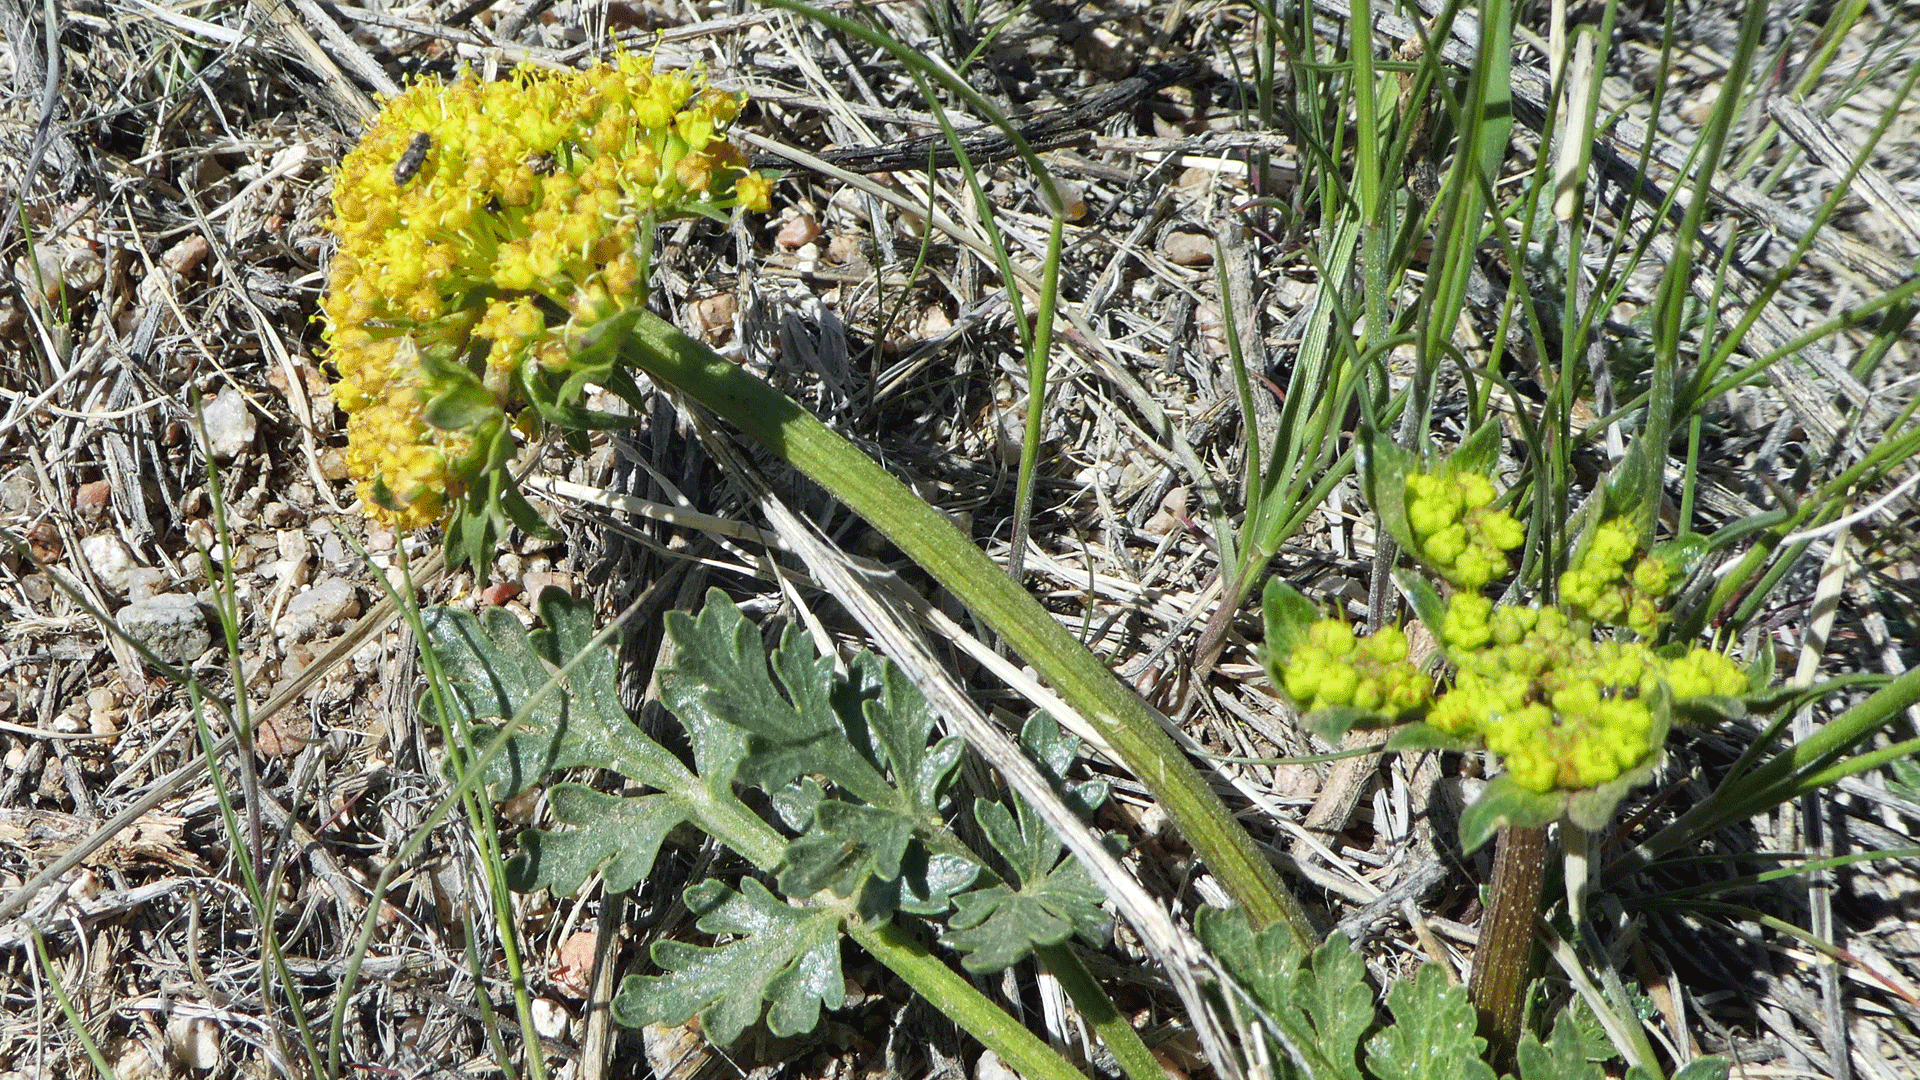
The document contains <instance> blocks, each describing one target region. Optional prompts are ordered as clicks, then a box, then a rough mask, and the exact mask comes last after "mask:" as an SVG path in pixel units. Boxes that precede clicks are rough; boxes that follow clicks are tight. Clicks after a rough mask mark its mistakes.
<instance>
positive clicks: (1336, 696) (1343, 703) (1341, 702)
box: [1280, 619, 1433, 719]
mask: <svg viewBox="0 0 1920 1080" xmlns="http://www.w3.org/2000/svg"><path fill="white" fill-rule="evenodd" d="M1280 685H1281V686H1282V687H1283V688H1284V689H1285V690H1286V692H1287V696H1288V697H1289V698H1291V699H1292V700H1293V701H1294V702H1295V703H1296V704H1298V705H1299V706H1300V708H1301V709H1302V710H1304V711H1307V712H1312V711H1314V710H1316V709H1331V708H1340V707H1351V708H1355V709H1360V710H1362V711H1364V712H1370V713H1379V714H1382V715H1385V716H1389V717H1393V718H1395V719H1398V718H1400V717H1403V716H1408V715H1411V714H1413V713H1416V712H1419V711H1420V710H1421V709H1423V708H1425V707H1426V706H1427V704H1428V703H1429V702H1430V701H1432V700H1433V680H1432V679H1431V678H1429V677H1428V676H1426V675H1424V674H1422V673H1421V672H1420V669H1419V668H1417V667H1415V666H1414V665H1413V664H1412V663H1411V662H1409V661H1408V660H1407V636H1406V635H1405V634H1403V633H1401V631H1400V629H1399V627H1395V626H1383V627H1381V628H1380V629H1379V630H1376V631H1374V632H1373V634H1371V635H1370V636H1368V637H1365V638H1356V637H1354V634H1353V628H1352V627H1351V626H1348V625H1347V624H1346V623H1345V622H1343V621H1341V620H1339V619H1322V620H1320V621H1318V622H1316V623H1313V624H1311V625H1310V626H1308V627H1307V638H1306V641H1304V642H1302V643H1301V644H1300V645H1298V646H1296V647H1295V648H1294V650H1293V652H1292V654H1291V655H1289V656H1288V657H1287V660H1286V666H1285V668H1284V669H1283V670H1282V672H1281V673H1280Z"/></svg>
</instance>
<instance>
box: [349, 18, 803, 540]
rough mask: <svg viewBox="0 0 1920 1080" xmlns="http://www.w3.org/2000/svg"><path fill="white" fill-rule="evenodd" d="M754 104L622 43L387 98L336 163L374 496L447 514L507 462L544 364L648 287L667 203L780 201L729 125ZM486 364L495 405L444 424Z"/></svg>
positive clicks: (355, 416) (389, 504) (424, 514)
mask: <svg viewBox="0 0 1920 1080" xmlns="http://www.w3.org/2000/svg"><path fill="white" fill-rule="evenodd" d="M742 102H743V99H742V98H741V97H739V96H736V95H732V94H725V93H721V92H719V91H716V90H713V89H710V88H707V87H706V86H705V85H704V80H703V79H702V78H701V77H700V76H698V75H688V74H685V73H680V72H668V73H656V72H655V71H654V70H653V63H652V61H651V60H650V59H648V58H646V57H640V56H633V55H623V56H621V57H619V58H618V59H617V61H616V62H615V63H613V64H611V65H604V66H600V67H596V68H594V69H592V70H589V71H581V72H574V71H566V72H552V71H542V70H536V69H533V68H530V67H523V68H522V69H520V70H519V71H517V72H515V74H514V75H513V77H512V78H510V79H506V80H502V81H499V82H493V83H486V84H482V83H480V82H479V81H478V80H477V79H475V78H474V77H473V76H472V75H471V74H470V73H468V74H463V75H461V76H460V77H459V78H457V79H455V80H454V81H453V82H451V83H447V84H441V83H439V82H435V81H424V80H423V81H421V82H418V83H415V84H414V85H413V86H412V87H410V88H408V89H407V90H406V91H405V92H404V93H402V94H400V95H399V96H397V97H395V98H393V99H392V100H390V101H388V102H387V103H386V106H385V107H384V108H383V109H382V110H381V113H380V115H379V117H378V118H377V119H376V120H375V122H374V124H373V126H372V128H371V129H370V130H369V131H368V132H367V133H366V136H365V138H364V139H363V140H362V141H361V143H360V145H359V146H358V147H357V148H356V149H355V150H353V152H351V153H349V154H348V155H347V156H346V159H345V160H344V161H342V162H341V165H340V171H339V175H338V176H337V177H336V178H335V182H334V193H333V205H334V216H333V218H332V220H331V221H330V222H329V226H330V227H331V228H332V230H333V231H334V232H335V233H337V234H338V235H339V237H340V247H339V250H338V252H337V253H336V254H335V255H334V257H333V263H332V268H331V269H332V272H331V280H330V283H329V286H328V290H327V296H326V300H325V302H324V304H323V311H324V312H325V314H326V317H327V322H328V327H327V339H328V342H329V344H330V346H331V349H332V357H333V360H334V363H335V364H336V366H337V367H338V369H339V372H340V381H339V384H338V388H337V390H336V401H338V403H339V404H340V406H341V407H342V408H343V409H345V410H346V411H347V413H348V416H349V419H348V427H347V433H348V440H349V450H348V467H349V470H350V471H351V472H352V473H353V475H355V476H356V477H358V478H359V479H360V480H361V485H360V494H361V497H362V498H363V499H365V500H366V503H367V505H368V506H369V508H378V509H379V510H381V511H384V513H385V515H386V516H388V517H389V518H391V519H392V520H393V521H394V522H395V523H397V524H399V525H401V526H403V527H417V526H421V525H427V524H431V523H433V522H434V521H436V520H438V519H439V518H440V517H441V516H442V515H443V514H444V513H445V512H446V511H447V509H448V508H449V507H450V506H451V504H452V503H453V502H454V501H456V500H457V499H458V498H459V497H460V496H461V495H462V494H464V493H465V492H466V491H467V490H468V488H469V486H470V485H471V484H473V483H474V482H475V481H476V480H477V479H478V476H479V474H480V472H481V470H483V469H485V468H491V467H495V466H497V465H498V464H499V462H498V461H489V460H487V458H488V456H489V455H488V454H487V452H486V451H485V450H484V447H485V446H488V445H491V446H494V447H496V448H497V447H498V445H499V438H500V436H501V433H502V431H503V430H504V429H503V427H502V425H505V424H508V423H511V422H513V420H514V419H515V418H516V417H518V416H519V415H520V413H521V411H522V410H523V409H524V408H525V406H526V404H527V402H526V400H525V397H524V395H523V394H521V393H520V392H519V391H518V390H517V384H518V383H519V382H520V380H522V379H524V378H526V377H527V371H528V369H529V367H533V368H538V367H542V366H544V367H547V368H552V367H557V366H559V365H560V364H563V363H564V362H565V361H566V360H567V358H568V356H569V355H570V347H571V345H572V344H573V343H574V341H575V339H576V338H577V336H578V334H579V333H580V332H581V331H583V330H584V329H586V328H587V327H589V326H591V325H593V324H595V323H598V322H600V321H601V320H603V319H605V318H607V317H609V316H611V315H614V314H617V313H618V312H620V311H623V310H626V309H629V308H632V307H634V306H637V305H640V304H642V303H644V300H645V289H646V283H645V282H644V281H643V280H641V274H642V268H641V266H640V262H639V254H640V253H639V247H640V239H641V238H640V236H639V225H640V223H641V222H642V221H643V220H644V219H645V218H646V217H647V216H648V215H649V214H652V215H654V216H655V217H667V216H673V215H680V214H689V213H700V214H708V215H713V214H719V213H721V212H724V211H727V210H729V209H731V208H734V207H746V208H749V209H758V210H764V209H766V208H767V203H768V198H769V195H770V193H771V187H772V185H771V182H770V181H769V180H767V179H766V178H764V177H762V176H760V175H758V174H756V173H752V172H749V171H747V170H746V168H745V162H744V160H743V158H742V157H741V155H740V153H739V151H738V150H737V149H735V148H734V147H733V146H731V145H730V144H728V143H727V142H726V141H725V140H724V139H723V138H722V137H721V133H722V132H724V130H725V129H726V127H727V125H728V124H729V123H730V122H731V121H732V120H733V118H734V117H735V116H736V115H737V114H738V112H739V111H740V108H741V105H742ZM529 362H531V365H530V364H529ZM463 373H464V374H466V375H471V376H472V377H473V378H472V380H469V379H466V378H463V377H462V376H463ZM473 380H477V382H478V384H479V385H480V387H482V388H484V391H485V393H486V394H487V395H490V396H491V397H492V399H493V402H494V406H496V408H493V409H491V410H488V409H484V408H481V409H476V407H475V405H474V395H472V394H467V395H466V396H465V398H463V399H462V402H461V403H462V406H463V407H462V408H461V409H458V410H441V411H438V412H436V413H435V414H434V416H435V419H439V420H441V421H442V422H448V420H449V418H455V419H457V420H458V427H459V429H458V430H446V429H443V428H441V427H436V426H434V425H433V424H432V423H430V422H429V419H428V410H427V403H428V402H430V401H433V400H435V399H436V398H439V397H441V396H442V395H444V394H446V393H448V392H449V391H450V390H452V389H455V388H456V387H457V386H458V385H459V384H463V383H468V382H471V381H473ZM482 400H484V399H482ZM495 456H497V449H496V452H495Z"/></svg>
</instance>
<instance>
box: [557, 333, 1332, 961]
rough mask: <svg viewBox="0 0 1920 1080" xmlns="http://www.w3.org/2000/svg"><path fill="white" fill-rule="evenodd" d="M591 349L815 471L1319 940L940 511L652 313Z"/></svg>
mask: <svg viewBox="0 0 1920 1080" xmlns="http://www.w3.org/2000/svg"><path fill="white" fill-rule="evenodd" d="M586 347H587V348H588V349H596V348H615V349H618V350H619V351H620V352H621V354H622V356H623V357H624V358H625V359H626V360H628V361H629V362H630V363H632V364H633V365H634V366H636V367H638V368H640V369H641V370H643V371H645V372H646V373H647V374H648V375H650V376H652V377H653V378H654V379H655V380H656V381H658V382H661V383H664V384H666V385H668V386H671V387H673V388H675V389H677V390H679V391H680V392H682V393H684V394H686V395H687V396H688V397H690V398H692V399H693V400H695V401H697V402H699V403H700V404H702V405H704V406H706V407H707V408H709V409H711V410H713V411H714V412H715V413H717V414H719V415H720V416H721V417H722V418H723V419H725V420H726V421H727V422H729V423H731V424H733V425H734V426H735V427H737V428H739V429H740V431H741V432H742V433H744V434H745V435H747V436H748V437H749V438H752V439H754V440H756V441H758V442H759V443H761V444H762V445H764V446H766V447H767V449H768V450H770V451H772V452H773V453H774V454H775V455H777V456H778V457H780V458H781V459H782V460H783V461H786V462H788V463H789V464H791V465H793V466H794V467H795V468H797V469H799V470H800V471H801V472H803V473H805V474H806V475H807V476H808V477H810V478H811V479H812V480H813V481H814V482H815V483H817V484H819V485H820V486H821V487H823V488H825V489H826V490H827V491H828V492H829V493H831V494H832V495H833V496H834V497H835V498H837V499H839V500H840V501H841V502H843V503H845V504H846V505H847V506H848V507H849V508H850V509H852V510H853V511H854V512H855V513H857V514H859V515H860V516H861V517H863V518H865V519H866V520H867V521H868V522H869V523H870V524H872V525H873V527H874V528H876V529H878V530H879V531H880V532H881V533H882V534H883V535H885V536H886V537H887V539H889V540H891V541H893V543H894V544H896V545H898V546H899V548H900V550H901V551H903V552H905V553H906V554H907V556H908V557H909V558H911V559H913V561H914V562H916V563H918V564H919V565H920V566H921V568H922V569H924V570H926V571H927V573H929V574H931V575H933V577H934V579H935V580H937V581H939V582H940V584H941V585H943V586H945V587H946V588H947V589H948V590H949V591H951V592H952V593H953V594H954V595H955V596H956V597H958V598H959V599H960V601H961V602H962V603H964V604H966V605H967V607H968V609H970V610H971V611H972V612H973V613H974V614H975V615H976V616H977V617H978V618H979V619H980V620H981V621H982V622H984V623H986V624H987V626H989V627H991V628H992V629H993V631H994V632H995V633H997V634H999V635H1000V637H1001V639H1002V640H1003V641H1005V642H1006V643H1007V645H1008V646H1009V647H1011V648H1012V649H1013V650H1014V651H1015V652H1016V653H1018V654H1019V655H1020V656H1021V657H1022V658H1024V659H1025V660H1026V662H1027V663H1029V664H1032V665H1033V667H1034V669H1035V670H1036V671H1038V672H1039V673H1040V674H1041V675H1042V676H1043V677H1044V678H1045V679H1046V680H1047V681H1048V682H1050V683H1052V684H1053V688H1054V690H1055V691H1056V692H1057V693H1059V695H1060V696H1061V697H1062V698H1064V699H1065V700H1066V701H1067V703H1068V704H1070V705H1072V706H1073V707H1074V708H1075V709H1078V710H1079V712H1080V714H1081V716H1083V717H1084V718H1085V719H1086V721H1087V722H1088V723H1089V724H1092V725H1093V726H1094V727H1095V729H1097V730H1098V731H1099V732H1100V735H1101V737H1103V738H1104V739H1106V741H1107V744H1108V745H1109V746H1111V747H1113V749H1114V752H1115V753H1116V754H1117V755H1119V757H1120V760H1121V763H1122V764H1124V765H1125V766H1126V767H1127V768H1128V769H1130V770H1132V771H1133V773H1134V775H1135V776H1137V777H1139V778H1140V781H1141V782H1142V783H1144V784H1146V785H1147V787H1148V788H1149V789H1151V790H1152V791H1153V793H1154V795H1155V796H1156V797H1157V798H1158V799H1159V800H1160V803H1161V805H1162V806H1163V807H1165V808H1166V811H1167V814H1168V816H1169V817H1171V818H1172V819H1173V821H1174V823H1175V824H1176V825H1177V826H1178V827H1179V829H1180V831H1181V833H1182V835H1184V836H1185V837H1186V839H1187V842H1188V843H1190V844H1192V845H1193V848H1194V850H1195V851H1196V852H1198V853H1199V854H1200V857H1201V858H1202V859H1204V860H1206V863H1207V866H1208V867H1209V868H1210V869H1211V870H1212V871H1213V872H1214V874H1216V875H1217V876H1218V877H1219V878H1220V881H1221V883H1222V884H1223V885H1224V886H1225V887H1226V889H1227V891H1228V892H1229V893H1231V894H1232V895H1233V897H1234V899H1236V900H1238V901H1239V902H1240V903H1241V904H1243V905H1244V906H1245V907H1246V908H1247V910H1248V912H1249V913H1250V914H1252V915H1253V917H1254V918H1255V919H1256V920H1258V921H1259V922H1260V923H1261V924H1262V925H1266V924H1269V923H1272V922H1275V921H1279V920H1285V921H1286V923H1287V924H1288V926H1290V927H1291V928H1292V930H1293V933H1294V936H1295V937H1297V938H1299V939H1300V941H1301V942H1302V944H1305V945H1309V946H1310V945H1312V944H1313V931H1312V926H1311V924H1310V923H1309V922H1308V921H1307V917H1306V913H1305V912H1304V911H1302V910H1301V908H1300V905H1299V902H1298V901H1297V900H1295V899H1294V898H1293V895H1292V894H1291V893H1289V892H1287V890H1286V887H1285V886H1284V885H1282V884H1281V883H1280V878H1279V876H1278V875H1277V874H1275V873H1274V869H1273V866H1272V864H1271V863H1269V862H1268V861H1267V860H1266V858H1265V857H1264V856H1263V855H1261V853H1260V851H1259V849H1258V848H1256V847H1255V846H1254V844H1253V840H1252V838H1251V837H1249V836H1248V835H1247V833H1246V831H1245V830H1244V829H1242V828H1241V827H1240V825H1239V823H1238V822H1236V821H1234V819H1233V816H1232V815H1231V814H1230V813H1228V811H1227V808H1226V805H1225V804H1224V803H1222V802H1221V801H1220V797H1219V796H1218V795H1216V794H1215V793H1214V792H1213V789H1211V788H1209V787H1208V786H1207V783H1206V781H1205V780H1204V779H1203V778H1202V777H1201V776H1200V774H1199V773H1198V772H1197V771H1196V770H1195V769H1194V768H1193V766H1192V764H1191V763H1189V762H1188V761H1187V760H1186V758H1185V757H1183V756H1181V754H1180V751H1179V749H1178V747H1176V746H1175V745H1174V743H1173V740H1172V739H1170V738H1168V737H1167V734H1166V732H1164V731H1162V730H1161V729H1160V726H1159V724H1158V723H1157V722H1156V720H1155V717H1154V715H1153V712H1152V710H1150V709H1149V708H1148V707H1147V705H1146V703H1145V702H1143V701H1141V700H1140V698H1139V697H1138V696H1136V695H1135V694H1134V693H1133V691H1131V690H1129V689H1128V688H1127V687H1125V686H1123V685H1121V684H1120V681H1119V680H1118V679H1116V678H1114V675H1113V673H1112V672H1111V671H1109V670H1107V667H1106V665H1105V664H1103V663H1101V661H1100V660H1099V659H1098V658H1097V657H1095V656H1094V655H1093V654H1092V653H1090V652H1088V651H1087V649H1086V648H1085V647H1084V646H1083V645H1081V644H1080V643H1079V642H1078V641H1076V640H1075V639H1074V637H1073V635H1071V634H1069V633H1068V632H1067V631H1066V629H1065V628H1064V627H1062V626H1061V625H1060V624H1059V623H1058V622H1056V621H1055V620H1054V618H1053V616H1052V615H1051V614H1050V613H1048V611H1047V610H1046V609H1045V608H1043V607H1041V606H1040V603H1039V602H1038V601H1037V600H1035V599H1034V598H1033V597H1032V596H1030V595H1028V594H1027V592H1026V591H1025V590H1024V589H1022V588H1021V587H1020V586H1019V585H1018V584H1017V583H1016V582H1014V581H1013V580H1012V579H1011V578H1009V577H1008V576H1007V575H1006V574H1005V573H1004V572H1002V571H1001V569H1000V567H999V566H997V565H996V564H995V563H994V562H993V560H992V559H989V558H988V557H987V556H986V554H985V553H984V552H982V551H981V550H980V549H979V548H978V547H976V546H975V545H974V543H973V541H972V540H971V539H969V538H968V537H966V536H965V535H963V534H962V533H961V532H960V531H959V530H958V529H956V528H955V527H954V525H953V523H952V522H951V521H949V520H947V518H946V517H945V516H944V515H942V514H941V513H940V512H939V511H938V510H935V509H934V508H933V507H932V506H930V505H928V504H927V503H926V502H925V501H924V500H922V499H921V498H919V497H918V496H916V495H914V494H913V492H912V491H910V490H908V488H907V486H906V485H905V484H902V483H901V482H900V481H898V480H896V479H894V477H893V476H892V475H891V474H889V473H888V472H887V471H886V470H885V469H882V468H881V467H880V466H878V465H876V464H874V462H873V461H872V460H871V459H869V458H868V457H867V456H866V454H864V453H862V452H861V451H860V449H859V448H858V447H856V446H854V445H853V444H852V443H850V442H848V441H847V440H846V439H844V438H842V437H840V436H839V435H837V434H835V433H834V432H832V431H830V430H828V428H827V427H826V425H824V424H822V423H821V422H820V421H819V420H818V419H816V418H815V417H814V416H813V415H812V414H811V413H809V412H807V411H806V410H805V409H802V408H801V407H800V406H799V405H797V404H795V403H794V402H793V401H792V400H791V399H790V398H788V397H786V396H785V395H784V394H781V393H780V392H779V391H777V390H774V389H773V388H772V387H770V386H768V385H767V384H766V383H764V382H761V381H760V380H759V379H757V378H755V377H754V376H752V375H751V374H749V373H747V372H746V371H743V370H741V368H740V367H739V366H738V365H736V364H732V363H729V362H728V361H727V360H725V359H723V358H722V357H721V356H719V355H718V354H717V353H715V352H714V351H713V350H711V349H709V348H707V347H706V346H705V345H702V344H701V343H699V342H698V341H695V340H693V339H692V338H690V337H688V336H686V335H685V334H682V333H680V332H679V331H678V330H676V329H674V327H673V326H672V325H671V324H669V323H667V322H666V321H665V320H662V319H660V318H659V317H657V316H655V315H652V314H651V313H648V312H644V311H632V312H627V313H625V314H623V315H620V316H617V317H616V318H614V319H612V320H609V321H608V322H607V323H605V324H602V325H601V326H599V327H596V328H595V329H594V330H593V331H591V332H590V333H589V335H588V340H587V342H586Z"/></svg>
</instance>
